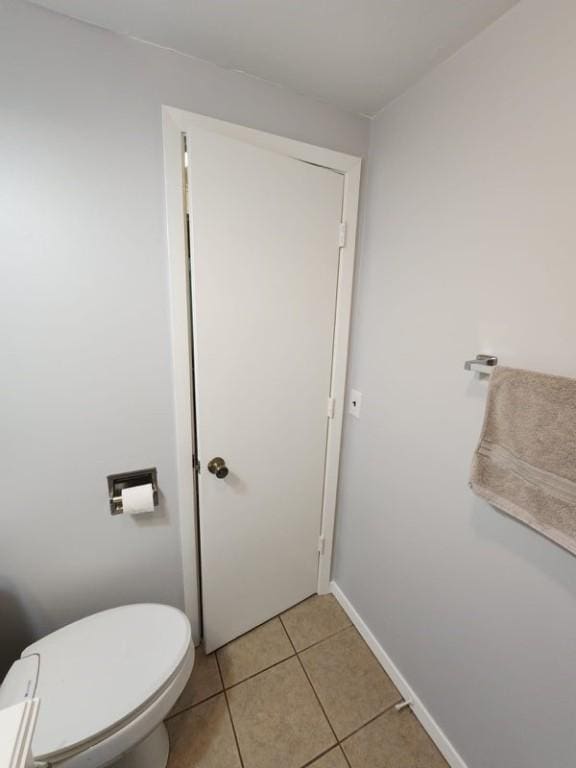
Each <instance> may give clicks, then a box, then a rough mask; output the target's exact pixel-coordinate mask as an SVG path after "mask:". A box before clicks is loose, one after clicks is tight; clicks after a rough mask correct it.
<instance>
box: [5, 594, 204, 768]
mask: <svg viewBox="0 0 576 768" xmlns="http://www.w3.org/2000/svg"><path fill="white" fill-rule="evenodd" d="M193 665H194V645H193V643H192V638H191V633H190V623H189V621H188V619H187V618H186V616H185V615H184V614H183V613H182V612H181V611H179V610H177V609H176V608H171V607H169V606H166V605H149V604H142V605H126V606H123V607H122V608H113V609H112V610H109V611H103V612H102V613H97V614H95V615H93V616H88V617H87V618H85V619H81V620H80V621H76V622H74V623H73V624H69V625H68V626H66V627H63V628H62V629H59V630H57V631H56V632H53V633H52V634H50V635H47V636H46V637H44V638H42V640H39V641H38V642H37V643H34V644H33V645H30V646H29V647H28V648H26V650H25V651H24V652H23V653H22V656H21V658H20V659H19V660H18V661H16V662H15V663H14V664H13V665H12V667H11V668H10V670H9V672H8V674H7V676H6V677H5V679H4V682H3V683H2V685H1V686H0V708H2V707H7V706H10V705H11V704H13V703H15V702H18V701H21V700H22V699H24V698H32V697H38V698H39V699H40V713H39V717H38V723H37V727H36V732H35V734H34V739H33V742H32V754H33V756H34V760H35V762H36V763H39V762H43V763H47V764H49V765H54V766H57V768H104V766H106V765H110V764H111V763H114V764H117V765H118V766H119V768H164V766H165V765H166V762H167V760H168V750H169V745H168V734H167V731H166V728H165V726H164V723H163V720H164V718H165V717H166V715H167V714H168V713H169V712H170V710H171V708H172V707H173V705H174V704H175V702H176V700H177V699H178V697H179V695H180V694H181V692H182V690H183V688H184V686H185V685H186V681H187V680H188V677H189V676H190V673H191V671H192V667H193Z"/></svg>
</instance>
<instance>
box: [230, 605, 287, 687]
mask: <svg viewBox="0 0 576 768" xmlns="http://www.w3.org/2000/svg"><path fill="white" fill-rule="evenodd" d="M217 654H218V663H219V664H220V670H221V672H222V677H223V679H224V685H225V686H226V688H228V687H230V686H231V685H235V684H236V683H239V682H240V681H241V680H245V679H246V678H247V677H251V676H252V675H255V674H256V673H257V672H261V671H262V670H263V669H267V667H271V666H272V665H273V664H277V663H278V662H279V661H283V660H284V659H287V658H288V657H289V656H293V655H294V649H293V648H292V645H291V643H290V640H289V639H288V635H287V634H286V632H285V631H284V628H283V626H282V624H281V622H280V619H272V621H268V622H266V624H262V626H260V627H256V629H253V630H252V631H251V632H248V633H247V634H245V635H242V637H239V638H237V639H236V640H233V641H232V642H231V643H228V645H225V646H224V647H223V648H221V649H220V650H219V651H217Z"/></svg>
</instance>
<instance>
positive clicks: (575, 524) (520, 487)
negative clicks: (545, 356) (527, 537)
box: [470, 366, 576, 554]
mask: <svg viewBox="0 0 576 768" xmlns="http://www.w3.org/2000/svg"><path fill="white" fill-rule="evenodd" d="M470 486H471V488H472V490H473V491H474V492H475V493H476V494H478V496H481V497H482V498H483V499H486V501H488V502H490V504H493V505H494V506H495V507H498V509H500V510H502V511H503V512H506V513H508V514H509V515H512V517H516V518H517V519H518V520H521V521H522V522H523V523H526V525H529V526H531V527H532V528H534V529H535V530H537V531H539V532H540V533H542V534H544V536H547V537H548V538H549V539H552V541H555V542H556V543H557V544H560V546H562V547H564V548H565V549H567V550H569V551H570V552H572V553H573V554H576V380H575V379H567V378H564V377H562V376H547V375H545V374H543V373H534V372H533V371H521V370H516V369H514V368H504V367H502V366H498V367H496V368H495V369H494V372H493V373H492V376H491V380H490V388H489V390H488V401H487V403H486V415H485V417H484V426H483V427H482V434H481V435H480V442H479V444H478V447H477V449H476V452H475V454H474V460H473V463H472V475H471V478H470Z"/></svg>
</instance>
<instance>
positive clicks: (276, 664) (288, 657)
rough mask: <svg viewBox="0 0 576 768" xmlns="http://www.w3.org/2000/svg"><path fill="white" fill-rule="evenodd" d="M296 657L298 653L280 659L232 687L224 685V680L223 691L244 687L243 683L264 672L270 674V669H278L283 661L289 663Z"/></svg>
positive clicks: (233, 684)
mask: <svg viewBox="0 0 576 768" xmlns="http://www.w3.org/2000/svg"><path fill="white" fill-rule="evenodd" d="M294 656H296V653H291V654H290V656H285V657H284V658H283V659H278V661H275V662H274V663H273V664H270V665H269V666H268V667H263V668H262V669H259V670H258V672H254V673H253V674H252V675H248V677H243V678H242V680H238V682H237V683H232V685H228V686H226V685H224V680H222V683H223V690H224V691H231V690H232V688H237V687H238V686H239V685H242V683H245V682H246V681H247V680H252V679H253V678H255V677H258V675H261V674H262V673H263V672H268V670H270V669H274V667H277V666H278V665H279V664H282V662H283V661H288V659H293V658H294Z"/></svg>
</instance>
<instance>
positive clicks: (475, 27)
mask: <svg viewBox="0 0 576 768" xmlns="http://www.w3.org/2000/svg"><path fill="white" fill-rule="evenodd" d="M34 1H35V2H36V3H37V4H38V5H43V6H45V7H46V8H50V9H52V10H54V11H57V12H59V13H63V14H66V15H68V16H73V17H75V18H77V19H82V20H84V21H89V22H92V23H94V24H98V25H99V26H102V27H105V28H107V29H110V30H113V31H115V32H120V33H124V34H127V35H131V36H134V37H138V38H140V39H142V40H147V41H149V42H151V43H156V44H158V45H162V46H166V47H167V48H173V49H174V50H177V51H181V52H182V53H187V54H190V55H192V56H196V57H198V58H201V59H205V60H207V61H211V62H214V63H215V64H218V65H220V66H222V67H226V68H229V69H237V70H242V71H244V72H247V73H249V74H251V75H255V76H257V77H261V78H264V79H265V80H269V81H271V82H274V83H278V84H280V85H284V86H286V87H288V88H292V89H293V90H296V91H299V92H300V93H304V94H308V95H310V96H314V97H317V98H320V99H322V100H324V101H327V102H330V103H332V104H334V105H336V106H339V107H342V108H343V109H346V110H348V111H351V112H360V113H362V114H366V115H374V114H375V113H376V112H378V111H379V110H380V109H382V107H383V106H384V105H385V104H386V103H387V102H389V101H390V100H391V99H393V98H394V97H395V96H397V95H398V94H399V93H401V92H402V91H404V90H405V89H406V88H407V87H408V86H409V85H411V84H412V83H414V82H415V81H416V80H418V79H419V78H420V77H421V76H422V75H423V74H424V73H425V72H427V71H428V70H430V69H432V68H433V67H434V66H435V65H436V64H438V63H439V62H441V61H443V60H444V59H446V58H448V57H449V56H450V55H451V54H452V53H454V52H455V51H456V50H458V48H460V47H462V46H463V45H464V44H465V43H467V42H468V41H469V40H471V39H472V38H473V37H474V36H475V35H477V34H478V33H479V32H480V31H481V30H482V29H484V28H485V27H486V26H488V24H490V23H491V22H492V21H494V20H495V19H497V18H498V17H499V16H501V15H502V14H503V13H505V12H506V11H507V10H508V9H509V8H511V7H512V6H514V5H516V3H517V2H518V0H34Z"/></svg>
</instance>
